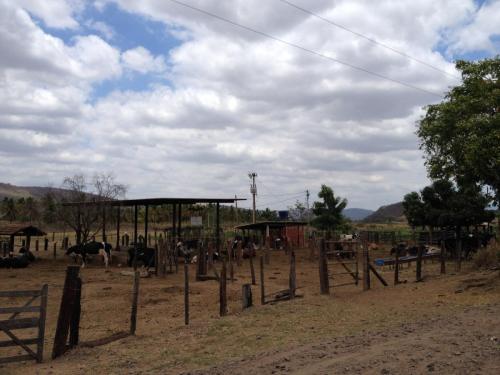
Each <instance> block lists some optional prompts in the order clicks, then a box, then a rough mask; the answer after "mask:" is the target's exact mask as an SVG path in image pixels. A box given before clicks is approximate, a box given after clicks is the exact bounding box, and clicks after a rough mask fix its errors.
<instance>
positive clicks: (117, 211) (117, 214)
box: [116, 206, 121, 250]
mask: <svg viewBox="0 0 500 375" xmlns="http://www.w3.org/2000/svg"><path fill="white" fill-rule="evenodd" d="M120 216H121V215H120V206H117V207H116V250H120Z"/></svg>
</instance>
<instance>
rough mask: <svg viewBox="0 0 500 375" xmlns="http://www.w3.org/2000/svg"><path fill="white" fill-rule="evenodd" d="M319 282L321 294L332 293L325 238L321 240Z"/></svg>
mask: <svg viewBox="0 0 500 375" xmlns="http://www.w3.org/2000/svg"><path fill="white" fill-rule="evenodd" d="M319 284H320V292H321V294H330V285H329V280H328V263H327V257H326V243H325V240H324V239H322V240H321V246H320V248H319Z"/></svg>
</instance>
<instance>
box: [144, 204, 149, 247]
mask: <svg viewBox="0 0 500 375" xmlns="http://www.w3.org/2000/svg"><path fill="white" fill-rule="evenodd" d="M148 220H149V205H146V206H145V213H144V248H147V247H148Z"/></svg>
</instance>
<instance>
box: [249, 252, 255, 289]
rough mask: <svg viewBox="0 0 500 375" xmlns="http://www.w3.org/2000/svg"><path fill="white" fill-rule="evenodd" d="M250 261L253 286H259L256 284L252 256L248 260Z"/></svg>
mask: <svg viewBox="0 0 500 375" xmlns="http://www.w3.org/2000/svg"><path fill="white" fill-rule="evenodd" d="M248 261H249V262H250V275H251V276H252V285H257V284H256V283H255V269H254V267H253V256H252V255H250V257H249V258H248Z"/></svg>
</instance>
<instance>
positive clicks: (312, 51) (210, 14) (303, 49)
mask: <svg viewBox="0 0 500 375" xmlns="http://www.w3.org/2000/svg"><path fill="white" fill-rule="evenodd" d="M169 1H171V2H173V3H175V4H178V5H181V6H183V7H185V8H189V9H192V10H194V11H196V12H199V13H202V14H205V15H207V16H210V17H213V18H216V19H218V20H220V21H223V22H226V23H229V24H231V25H233V26H236V27H239V28H241V29H244V30H247V31H251V32H253V33H255V34H259V35H262V36H264V37H266V38H269V39H272V40H274V41H276V42H279V43H282V44H285V45H287V46H290V47H294V48H297V49H300V50H302V51H304V52H308V53H310V54H312V55H315V56H319V57H322V58H324V59H327V60H330V61H333V62H336V63H338V64H341V65H345V66H347V67H349V68H351V69H354V70H358V71H360V72H364V73H366V74H370V75H372V76H374V77H378V78H381V79H384V80H386V81H390V82H393V83H397V84H399V85H401V86H405V87H408V88H411V89H414V90H418V91H421V92H425V93H426V94H429V95H433V96H437V97H439V98H442V97H443V95H441V94H438V93H436V92H433V91H429V90H427V89H423V88H421V87H418V86H414V85H412V84H411V83H406V82H404V81H400V80H398V79H394V78H390V77H387V76H385V75H383V74H379V73H376V72H373V71H371V70H368V69H365V68H362V67H360V66H357V65H353V64H351V63H348V62H345V61H342V60H339V59H336V58H334V57H331V56H328V55H325V54H323V53H321V52H316V51H314V50H311V49H309V48H306V47H302V46H300V45H298V44H295V43H292V42H288V41H286V40H284V39H280V38H278V37H275V36H272V35H271V34H267V33H265V32H263V31H259V30H256V29H253V28H251V27H249V26H245V25H242V24H240V23H237V22H235V21H232V20H230V19H228V18H225V17H222V16H219V15H217V14H215V13H211V12H209V11H207V10H204V9H201V8H197V7H195V6H193V5H190V4H186V3H184V2H182V1H179V0H169Z"/></svg>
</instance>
